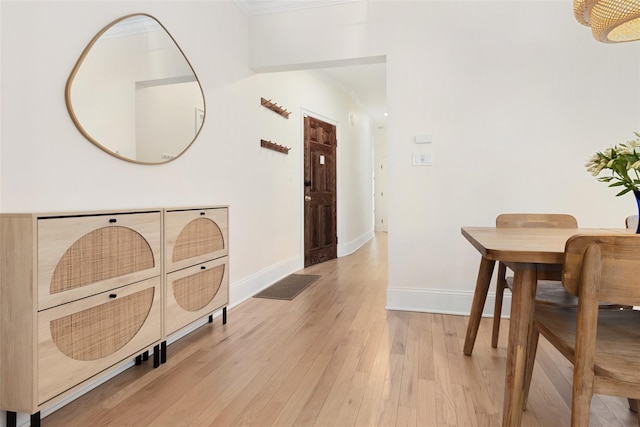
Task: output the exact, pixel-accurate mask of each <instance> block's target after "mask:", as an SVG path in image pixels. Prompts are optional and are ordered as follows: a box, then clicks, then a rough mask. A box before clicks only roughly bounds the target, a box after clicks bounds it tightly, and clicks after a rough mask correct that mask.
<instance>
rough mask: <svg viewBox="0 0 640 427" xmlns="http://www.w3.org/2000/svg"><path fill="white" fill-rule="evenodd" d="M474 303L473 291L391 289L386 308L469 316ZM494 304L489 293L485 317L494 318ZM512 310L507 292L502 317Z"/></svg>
mask: <svg viewBox="0 0 640 427" xmlns="http://www.w3.org/2000/svg"><path fill="white" fill-rule="evenodd" d="M472 301H473V292H472V291H456V290H451V289H413V288H398V287H394V288H391V287H389V288H388V289H387V305H386V308H387V310H402V311H419V312H425V313H440V314H454V315H460V316H468V315H469V311H470V310H471V302H472ZM494 303H495V292H489V293H488V294H487V300H486V302H485V304H484V310H483V312H482V316H483V317H493V306H494ZM510 310H511V294H509V293H508V292H507V293H505V294H504V300H503V302H502V317H505V318H506V317H508V314H509V312H510Z"/></svg>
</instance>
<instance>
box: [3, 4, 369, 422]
mask: <svg viewBox="0 0 640 427" xmlns="http://www.w3.org/2000/svg"><path fill="white" fill-rule="evenodd" d="M0 11H1V15H0V17H1V21H0V37H1V39H2V52H1V55H0V60H1V66H0V76H1V78H2V81H1V86H2V97H1V99H0V121H1V123H2V127H1V129H0V132H1V133H0V159H1V163H0V207H1V211H2V212H22V211H24V212H30V211H46V212H55V211H64V212H69V211H76V210H78V211H82V210H92V211H94V210H101V209H109V210H111V209H125V208H145V207H165V206H166V207H171V206H197V205H209V204H228V205H230V243H229V247H230V280H231V305H232V306H233V305H235V304H237V303H238V302H240V301H242V300H243V299H245V298H247V297H249V296H251V295H252V294H253V293H255V292H257V291H258V290H259V289H261V288H263V287H264V286H266V285H268V284H270V283H272V282H273V281H275V280H277V279H279V278H281V277H282V276H284V275H286V274H289V273H291V272H293V271H296V270H298V269H299V268H301V267H302V265H303V246H302V242H303V235H302V215H303V209H302V208H303V178H302V177H303V175H302V165H303V162H302V160H303V153H302V146H303V145H302V135H303V133H302V118H301V114H302V111H310V112H313V113H315V114H317V115H320V116H322V117H326V118H329V119H331V120H332V121H334V122H336V123H337V125H338V138H339V146H338V153H337V156H338V162H339V163H338V173H339V176H338V194H339V198H340V199H339V203H338V226H339V238H340V245H339V253H340V254H345V253H349V252H350V251H352V250H354V249H355V248H356V247H357V246H358V245H360V244H362V242H363V241H364V240H366V239H368V238H370V237H371V235H372V233H373V219H372V212H371V201H370V194H371V183H370V177H371V173H372V171H371V163H372V159H371V145H370V135H369V131H368V128H367V127H366V126H365V123H366V121H365V120H362V121H361V122H360V123H361V124H360V125H359V126H351V125H349V124H348V117H349V114H351V113H354V114H356V115H362V113H361V111H360V109H359V107H358V105H357V104H356V103H355V102H354V101H353V100H352V99H351V98H349V97H348V96H346V95H345V94H344V92H342V91H340V90H338V89H336V88H335V87H334V86H332V85H330V84H329V83H327V81H326V80H324V79H319V78H318V77H317V76H315V75H314V74H312V73H309V72H305V71H299V72H287V73H273V74H254V73H252V72H251V70H250V69H249V67H248V62H249V61H248V37H249V30H248V18H247V17H246V16H245V15H244V14H243V12H241V11H240V9H239V8H238V7H237V6H236V5H235V4H233V3H232V2H230V1H192V2H191V1H139V2H136V1H130V2H114V1H90V2H89V1H65V2H57V1H41V2H36V1H33V2H23V1H15V2H14V1H4V0H3V1H2V3H0ZM135 12H145V13H149V14H151V15H153V16H154V17H155V18H157V19H158V20H159V21H160V22H161V23H162V24H163V25H164V26H165V27H166V28H167V30H168V31H169V32H170V33H171V35H172V36H173V37H174V38H175V40H176V42H177V43H178V44H179V45H180V47H181V48H182V50H183V52H184V53H185V55H186V56H187V58H188V59H189V61H190V63H191V65H192V66H193V68H194V70H195V71H196V74H197V75H198V78H199V79H200V82H201V85H202V87H203V91H204V94H205V99H206V107H207V115H206V120H205V123H204V127H203V129H202V132H201V134H200V136H199V138H198V139H197V140H196V141H195V143H194V144H193V145H192V146H191V148H190V149H189V150H188V151H187V152H186V153H185V154H184V155H182V156H181V157H180V158H178V159H176V160H174V161H172V162H169V163H166V164H162V165H152V166H150V165H138V164H133V163H129V162H125V161H122V160H119V159H117V158H115V157H113V156H109V155H107V154H106V153H104V152H103V151H102V150H100V149H99V148H97V147H96V146H94V145H93V144H91V143H90V142H89V141H87V140H85V139H84V138H83V137H82V135H81V134H80V133H79V132H78V130H77V129H76V128H75V126H74V125H73V123H72V121H71V119H70V118H69V115H68V112H67V110H66V107H65V102H64V88H65V84H66V81H67V78H68V76H69V73H70V72H71V70H72V68H73V66H74V64H75V63H76V61H77V59H78V57H79V56H80V54H81V53H82V51H83V49H84V47H85V46H86V44H87V43H88V42H89V41H90V40H91V39H92V38H93V36H94V35H95V34H96V33H97V32H98V31H99V30H100V29H102V28H103V27H104V26H105V25H106V24H108V23H110V22H111V21H113V20H115V19H117V18H120V17H121V16H124V15H127V14H130V13H135ZM260 97H265V98H269V99H272V100H273V101H274V102H277V103H278V104H279V105H282V106H284V107H285V108H287V109H288V110H289V111H291V115H290V117H289V119H288V120H287V119H284V118H283V117H281V116H279V115H277V114H275V113H273V112H272V111H270V110H268V109H266V108H264V107H262V106H261V105H260ZM260 139H269V140H272V141H273V142H276V143H278V144H281V145H284V146H287V147H291V151H290V152H289V154H288V155H284V154H281V153H277V152H274V151H271V150H266V149H264V148H261V147H260ZM368 181H369V182H368ZM367 197H369V201H368V202H367V201H366V199H367ZM231 313H233V309H232V310H231ZM231 316H232V314H231ZM230 321H233V317H231V320H230ZM3 422H4V416H3V415H0V426H1V425H2V423H3Z"/></svg>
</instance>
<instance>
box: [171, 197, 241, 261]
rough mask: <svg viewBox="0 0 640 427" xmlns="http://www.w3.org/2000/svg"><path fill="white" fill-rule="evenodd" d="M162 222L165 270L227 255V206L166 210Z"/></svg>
mask: <svg viewBox="0 0 640 427" xmlns="http://www.w3.org/2000/svg"><path fill="white" fill-rule="evenodd" d="M164 221H165V223H164V225H165V254H164V256H165V271H166V272H171V271H176V270H180V269H182V268H185V267H189V266H191V265H194V264H199V263H202V262H205V261H209V260H212V259H216V258H220V257H222V256H226V255H228V253H229V250H228V241H229V238H228V231H227V230H228V224H227V223H228V209H227V208H225V207H223V208H205V209H190V210H167V211H165V216H164Z"/></svg>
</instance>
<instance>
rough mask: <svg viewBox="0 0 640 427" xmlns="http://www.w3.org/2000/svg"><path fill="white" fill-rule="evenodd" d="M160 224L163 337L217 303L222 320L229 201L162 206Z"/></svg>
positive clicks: (225, 300) (226, 288)
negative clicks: (162, 246) (196, 205)
mask: <svg viewBox="0 0 640 427" xmlns="http://www.w3.org/2000/svg"><path fill="white" fill-rule="evenodd" d="M164 227H165V234H164V242H165V244H164V258H165V260H164V267H165V273H166V277H165V299H166V305H165V317H164V319H165V321H164V328H165V329H164V332H165V337H170V336H171V335H172V334H175V333H176V332H177V331H179V330H180V329H182V328H184V327H185V326H188V325H190V324H191V323H193V322H195V321H197V320H199V319H201V318H203V317H205V316H207V315H209V321H212V315H211V314H212V313H213V312H214V311H216V310H219V309H222V323H223V324H224V323H226V306H227V305H228V304H229V257H228V254H229V248H228V242H229V236H228V207H227V206H214V207H203V208H189V209H166V210H165V213H164ZM165 348H166V347H165V346H164V345H163V350H164V349H165ZM165 358H166V355H163V360H164V359H165Z"/></svg>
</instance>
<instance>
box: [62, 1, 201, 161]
mask: <svg viewBox="0 0 640 427" xmlns="http://www.w3.org/2000/svg"><path fill="white" fill-rule="evenodd" d="M132 18H140V19H141V20H143V19H150V20H152V21H153V23H154V25H155V24H157V26H158V28H157V29H159V30H162V31H163V32H164V34H165V35H166V36H168V40H166V42H167V43H168V41H169V40H170V42H171V43H172V44H173V46H175V49H176V51H175V52H174V53H173V54H175V55H176V56H177V54H178V53H179V56H180V57H181V58H182V59H183V60H184V64H182V63H180V64H178V65H177V66H176V67H175V68H182V69H184V70H187V67H188V69H189V70H190V71H191V75H192V80H191V76H188V75H185V76H177V78H178V79H179V80H180V79H182V80H183V81H174V82H172V83H170V84H171V85H173V84H174V83H185V82H186V83H189V82H195V83H197V88H198V93H199V96H200V98H201V104H198V105H195V104H194V105H195V106H194V108H195V111H194V110H193V109H192V110H191V112H190V114H191V116H190V117H191V122H190V126H192V127H191V129H192V130H193V132H194V134H193V136H192V137H191V136H188V137H185V141H184V142H180V144H179V146H178V145H176V147H179V148H176V152H175V153H169V154H165V153H162V151H160V152H159V156H158V157H159V159H158V161H149V160H148V159H145V160H138V157H139V156H138V149H139V148H138V141H137V135H136V133H137V132H138V130H137V129H136V128H135V127H136V125H135V124H134V129H133V130H134V132H133V133H134V134H133V135H132V138H131V141H130V143H131V144H130V145H131V146H132V147H133V150H134V153H135V157H134V156H132V155H124V154H122V153H121V152H119V150H118V149H117V148H115V149H114V148H113V147H114V146H116V147H117V146H118V143H117V142H116V143H115V144H114V141H111V140H107V141H105V140H104V139H101V138H100V137H96V134H99V133H100V132H96V131H95V129H94V130H91V129H90V128H89V129H87V121H86V120H85V124H84V125H83V120H82V118H81V117H79V116H85V117H88V116H90V115H91V113H95V111H86V110H84V111H82V114H79V113H80V110H79V109H78V111H76V108H74V101H73V96H72V92H73V88H74V83H77V80H80V79H78V74H79V72H80V73H81V75H82V72H81V70H82V66H83V64H85V65H86V62H85V61H87V58H88V57H89V55H90V54H91V53H92V52H94V53H95V52H96V49H95V48H96V46H97V44H98V42H99V41H101V40H103V39H102V37H103V35H104V34H105V33H106V32H107V31H109V30H111V29H113V28H114V27H116V26H117V25H118V24H123V23H125V22H124V21H127V20H131V21H133V20H132ZM131 21H130V22H128V23H127V24H129V23H131ZM146 22H149V21H146ZM147 33H148V32H147ZM148 34H150V33H148ZM149 62H152V61H149ZM175 78H176V77H173V78H172V79H175ZM172 79H168V78H160V79H156V80H154V81H155V82H161V83H158V84H157V85H156V84H152V85H150V86H169V85H170V84H169V83H166V82H167V81H170V80H172ZM132 83H133V84H134V86H133V87H134V88H136V87H137V85H138V84H139V83H140V82H137V81H134V82H132ZM141 87H142V88H147V87H149V86H148V85H146V83H143V84H142V86H141ZM83 89H86V90H88V92H91V88H83ZM93 89H95V88H93ZM191 92H192V94H195V92H194V91H193V90H192V91H191ZM194 98H197V96H194ZM134 99H135V96H134ZM76 100H77V99H76ZM171 101H173V99H171ZM199 102H200V100H198V103H199ZM65 103H66V105H67V110H68V111H69V115H70V116H71V120H72V121H73V123H74V124H75V126H76V127H77V128H78V130H79V131H80V133H81V134H82V135H83V136H84V137H85V138H86V139H88V140H89V141H90V142H91V143H93V144H94V145H95V146H97V147H98V148H100V149H101V150H103V151H104V152H106V153H108V154H110V155H112V156H114V157H117V158H119V159H121V160H125V161H128V162H132V163H137V164H148V165H153V164H164V163H167V162H170V161H172V160H175V159H176V158H178V157H180V156H181V155H182V154H183V153H184V152H185V151H187V150H188V149H189V147H191V145H192V144H193V142H194V141H195V140H196V139H197V137H198V135H199V134H200V132H201V131H202V127H203V125H204V120H205V117H206V104H205V99H204V92H203V90H202V86H201V85H200V81H199V80H198V77H197V75H196V73H195V71H194V69H193V67H192V66H191V63H190V62H189V60H188V59H187V57H186V55H185V54H184V52H183V51H182V49H181V48H180V46H179V45H178V43H176V41H175V39H174V38H173V36H172V35H171V34H170V33H169V32H168V31H167V29H166V28H165V27H164V25H162V23H160V21H158V20H157V19H156V18H155V17H153V16H151V15H148V14H146V13H135V14H130V15H126V16H123V17H122V18H119V19H116V20H115V21H113V22H111V23H110V24H108V25H107V26H105V27H104V28H103V29H102V30H101V31H100V32H98V33H97V34H96V35H95V36H94V37H93V39H92V40H91V42H90V43H89V44H88V45H87V47H86V48H85V49H84V51H83V52H82V54H81V55H80V58H79V59H78V61H77V63H76V65H75V66H74V68H73V70H72V71H71V74H70V76H69V79H68V80H67V84H66V87H65ZM134 104H135V102H134ZM153 105H169V101H167V102H165V103H155V104H153ZM172 105H173V104H172ZM200 106H201V108H200ZM76 107H79V106H78V105H76ZM135 108H137V107H135V105H134V113H135ZM183 115H184V116H185V117H186V116H187V114H183ZM133 121H134V122H135V121H136V119H135V117H134V119H133ZM160 122H163V121H162V120H160ZM163 124H164V123H163ZM180 124H181V127H183V128H184V127H185V121H184V120H181V123H180ZM119 125H121V124H119V123H117V122H116V123H110V124H109V126H105V127H109V128H110V127H113V126H119ZM130 136H131V135H130ZM130 148H131V147H130Z"/></svg>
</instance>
